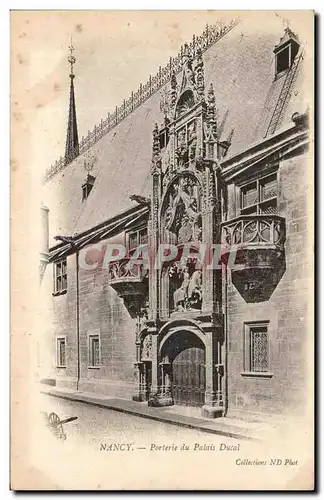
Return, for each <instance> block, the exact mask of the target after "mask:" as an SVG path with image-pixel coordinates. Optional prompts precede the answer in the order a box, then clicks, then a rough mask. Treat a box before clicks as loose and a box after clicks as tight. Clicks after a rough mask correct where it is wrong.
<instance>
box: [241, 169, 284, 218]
mask: <svg viewBox="0 0 324 500" xmlns="http://www.w3.org/2000/svg"><path fill="white" fill-rule="evenodd" d="M276 213H278V182H277V174H271V175H267V176H266V177H262V178H261V179H256V180H255V181H253V182H250V183H249V184H246V185H245V186H242V187H241V214H242V215H261V214H266V215H271V214H276Z"/></svg>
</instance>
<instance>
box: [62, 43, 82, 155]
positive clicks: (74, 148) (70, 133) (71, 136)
mask: <svg viewBox="0 0 324 500" xmlns="http://www.w3.org/2000/svg"><path fill="white" fill-rule="evenodd" d="M69 50H70V54H69V57H68V61H69V63H70V66H71V71H70V103H69V119H68V126H67V133H66V144H65V165H67V164H68V163H70V162H71V161H72V160H73V159H74V158H76V157H77V156H78V155H79V138H78V125H77V119H76V108H75V95H74V83H73V80H74V77H75V75H74V73H73V65H74V64H75V61H76V58H75V56H74V55H73V52H74V47H73V45H72V40H71V45H70V46H69Z"/></svg>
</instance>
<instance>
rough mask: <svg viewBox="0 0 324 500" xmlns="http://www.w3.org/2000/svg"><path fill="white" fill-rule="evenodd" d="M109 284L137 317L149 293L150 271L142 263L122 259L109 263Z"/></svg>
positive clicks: (131, 313)
mask: <svg viewBox="0 0 324 500" xmlns="http://www.w3.org/2000/svg"><path fill="white" fill-rule="evenodd" d="M108 271H109V285H110V286H111V287H112V288H113V289H114V290H115V291H116V292H117V294H118V295H119V297H120V298H122V299H123V300H124V303H125V306H126V307H127V309H128V311H129V313H130V315H131V316H132V317H135V316H136V315H137V313H138V311H139V309H140V308H141V307H142V306H143V303H144V302H145V297H146V295H147V293H148V271H147V269H145V268H144V266H143V265H142V264H137V263H135V262H132V261H131V260H130V259H121V260H117V261H115V262H111V263H110V264H109V269H108Z"/></svg>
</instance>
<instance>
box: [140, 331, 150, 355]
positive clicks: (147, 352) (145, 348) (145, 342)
mask: <svg viewBox="0 0 324 500" xmlns="http://www.w3.org/2000/svg"><path fill="white" fill-rule="evenodd" d="M151 359H152V335H151V334H148V335H146V337H145V338H144V340H143V345H142V355H141V360H142V361H151Z"/></svg>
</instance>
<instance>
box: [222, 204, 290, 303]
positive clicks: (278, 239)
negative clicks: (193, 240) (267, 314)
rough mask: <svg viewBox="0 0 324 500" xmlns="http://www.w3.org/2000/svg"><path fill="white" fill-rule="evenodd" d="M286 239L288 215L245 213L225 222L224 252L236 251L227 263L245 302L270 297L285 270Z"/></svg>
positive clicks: (223, 228)
mask: <svg viewBox="0 0 324 500" xmlns="http://www.w3.org/2000/svg"><path fill="white" fill-rule="evenodd" d="M285 240H286V224H285V218H284V217H280V216H279V215H267V214H263V215H242V216H240V217H237V218H235V219H232V220H230V221H226V222H223V224H222V243H223V245H224V249H223V253H225V254H226V253H227V254H229V252H233V251H234V252H236V254H235V253H233V254H232V259H229V261H228V265H229V266H230V267H231V275H232V281H233V284H234V285H235V287H236V288H237V290H238V291H239V292H240V294H241V295H242V297H243V298H244V299H245V301H246V302H263V301H266V300H269V298H270V296H271V294H272V293H273V291H274V290H275V288H276V286H277V285H278V283H279V281H280V279H281V277H282V276H283V274H284V272H285V269H286V265H285ZM234 257H235V258H234Z"/></svg>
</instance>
